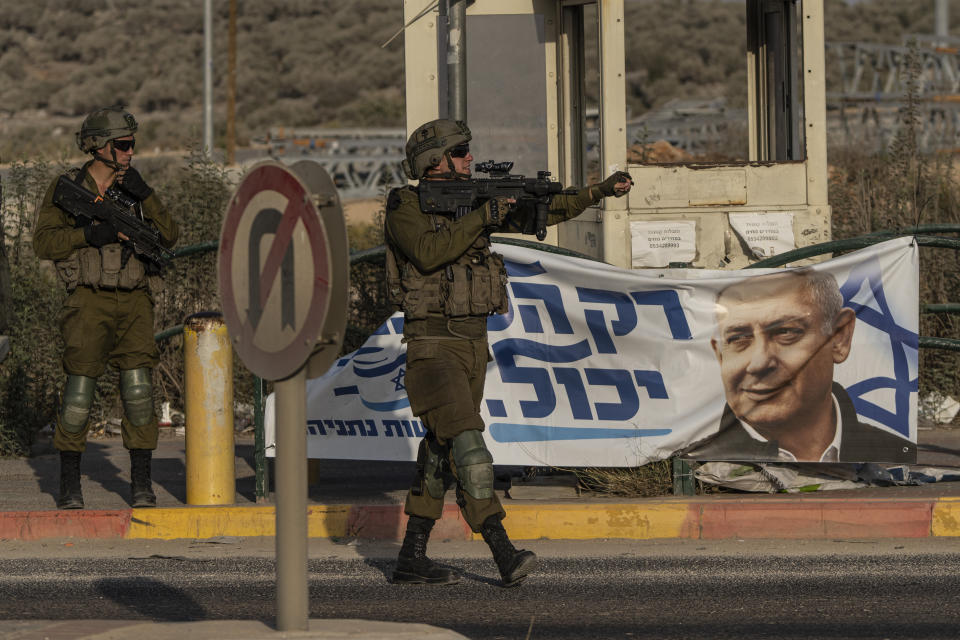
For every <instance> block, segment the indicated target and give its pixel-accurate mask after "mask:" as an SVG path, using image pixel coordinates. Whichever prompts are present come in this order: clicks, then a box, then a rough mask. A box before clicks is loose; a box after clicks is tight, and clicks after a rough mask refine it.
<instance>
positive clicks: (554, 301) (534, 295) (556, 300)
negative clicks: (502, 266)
mask: <svg viewBox="0 0 960 640" xmlns="http://www.w3.org/2000/svg"><path fill="white" fill-rule="evenodd" d="M510 288H511V289H512V290H513V297H514V299H515V300H520V299H524V298H526V299H531V300H543V304H544V307H546V310H547V316H549V318H550V323H551V324H552V325H553V331H554V333H559V334H572V333H573V328H572V327H571V326H570V322H569V320H567V314H566V312H565V311H564V309H563V298H562V296H561V295H560V287H558V286H557V285H555V284H532V283H528V282H514V283H511V285H510ZM518 306H519V307H520V319H521V320H522V321H523V328H524V330H525V331H526V332H527V333H543V326H542V325H541V323H540V316H539V314H538V312H537V308H536V307H534V306H532V305H518ZM528 309H529V311H528Z"/></svg>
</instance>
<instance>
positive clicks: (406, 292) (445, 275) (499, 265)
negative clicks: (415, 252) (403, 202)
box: [386, 214, 508, 320]
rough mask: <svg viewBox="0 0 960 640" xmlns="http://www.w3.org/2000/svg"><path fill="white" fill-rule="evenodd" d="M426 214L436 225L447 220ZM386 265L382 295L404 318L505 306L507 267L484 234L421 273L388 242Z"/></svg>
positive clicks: (503, 308)
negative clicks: (440, 264) (446, 261)
mask: <svg viewBox="0 0 960 640" xmlns="http://www.w3.org/2000/svg"><path fill="white" fill-rule="evenodd" d="M424 215H426V214H424ZM430 217H431V218H432V220H433V225H434V228H436V229H437V230H440V229H443V228H444V227H446V226H449V225H450V219H449V218H447V217H445V216H440V215H431V216H430ZM386 271H387V293H388V299H389V301H390V303H391V304H393V305H394V306H395V307H397V308H399V309H402V310H403V314H404V316H405V317H406V318H407V319H408V320H423V319H425V318H427V317H428V316H430V315H434V316H436V315H443V316H445V317H447V318H462V317H466V316H488V315H491V314H497V313H506V312H507V309H508V302H507V270H506V268H505V267H504V264H503V258H502V257H501V256H500V255H499V254H497V253H494V252H492V251H490V238H488V237H487V236H485V235H481V236H480V237H479V238H477V239H476V240H475V241H474V243H473V245H472V246H471V247H470V248H469V249H467V251H466V252H465V253H463V255H461V256H460V257H459V258H458V259H457V260H456V261H455V262H452V263H450V264H448V265H446V266H444V267H441V268H440V269H437V270H436V271H434V272H432V273H427V274H424V273H421V272H420V271H419V270H418V269H417V268H416V267H415V266H414V265H413V264H412V263H411V262H410V261H409V260H407V259H406V257H405V256H404V255H403V253H402V252H400V251H399V250H397V249H396V248H395V247H393V246H391V245H389V244H388V246H387V254H386Z"/></svg>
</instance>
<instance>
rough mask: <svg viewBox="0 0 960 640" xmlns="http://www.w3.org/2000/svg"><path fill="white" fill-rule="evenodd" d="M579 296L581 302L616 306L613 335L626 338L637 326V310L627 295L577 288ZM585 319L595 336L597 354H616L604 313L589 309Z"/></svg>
mask: <svg viewBox="0 0 960 640" xmlns="http://www.w3.org/2000/svg"><path fill="white" fill-rule="evenodd" d="M577 296H578V297H579V298H580V301H581V302H598V303H602V304H610V305H613V306H614V311H615V312H616V314H617V317H616V319H615V320H612V321H611V322H610V326H611V327H612V328H613V335H615V336H625V335H627V334H628V333H630V332H631V331H633V329H634V327H636V326H637V308H636V307H635V306H634V305H633V302H631V301H630V297H629V296H627V294H625V293H622V292H620V291H604V290H603V289H587V288H584V287H577ZM584 317H585V318H586V320H587V327H588V328H589V329H590V333H591V334H592V335H593V342H594V344H595V345H597V353H616V352H617V348H616V346H614V344H613V339H612V338H611V337H610V334H609V333H608V332H607V322H606V320H605V317H604V312H603V311H601V310H598V309H587V310H586V311H584Z"/></svg>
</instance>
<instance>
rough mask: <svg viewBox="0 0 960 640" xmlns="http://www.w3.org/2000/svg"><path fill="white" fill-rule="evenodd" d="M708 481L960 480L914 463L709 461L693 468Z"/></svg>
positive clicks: (778, 485) (805, 487) (783, 486)
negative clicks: (889, 464) (890, 464)
mask: <svg viewBox="0 0 960 640" xmlns="http://www.w3.org/2000/svg"><path fill="white" fill-rule="evenodd" d="M694 476H695V477H696V478H697V480H700V481H701V482H703V483H705V484H711V485H716V486H720V487H724V488H727V489H735V490H737V491H753V492H764V493H777V492H784V493H800V492H805V491H828V490H836V489H864V488H867V487H890V486H908V485H921V484H929V483H931V482H946V481H956V480H960V469H955V468H942V467H921V466H911V465H894V466H886V465H880V464H875V463H870V462H868V463H857V464H790V463H742V462H707V463H704V464H701V465H699V466H697V467H696V468H695V469H694Z"/></svg>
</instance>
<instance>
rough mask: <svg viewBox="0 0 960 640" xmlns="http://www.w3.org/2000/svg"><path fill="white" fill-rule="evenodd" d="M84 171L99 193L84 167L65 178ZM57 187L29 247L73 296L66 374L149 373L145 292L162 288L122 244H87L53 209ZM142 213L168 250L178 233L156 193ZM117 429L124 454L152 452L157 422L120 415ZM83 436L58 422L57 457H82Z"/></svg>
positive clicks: (63, 315)
mask: <svg viewBox="0 0 960 640" xmlns="http://www.w3.org/2000/svg"><path fill="white" fill-rule="evenodd" d="M81 171H82V172H83V176H84V177H83V178H82V184H83V186H84V187H85V188H86V189H88V190H89V191H92V192H93V193H97V192H98V189H97V185H96V182H95V181H94V179H93V178H92V177H91V176H90V175H89V174H87V173H86V172H85V171H84V169H73V170H71V171H70V172H68V173H67V175H68V177H70V178H71V179H76V177H77V175H78V173H80V172H81ZM55 187H56V179H55V180H54V181H53V182H52V183H51V185H50V187H49V188H48V189H47V192H46V195H45V196H44V199H43V202H42V203H41V205H40V207H39V209H38V211H37V226H36V230H35V232H34V236H33V246H34V250H35V251H36V254H37V256H38V257H39V258H41V259H48V260H53V261H54V264H55V265H56V267H57V273H58V275H59V276H60V279H61V280H62V281H63V282H64V284H65V285H66V286H67V290H68V291H70V295H69V296H68V297H67V299H66V300H65V301H64V303H63V308H62V309H61V311H60V317H59V324H60V330H61V333H62V335H63V340H64V343H65V348H64V352H63V368H64V370H65V371H66V373H67V374H68V375H79V376H86V377H89V378H97V377H99V376H100V375H101V374H102V373H103V372H104V369H105V368H106V365H107V364H108V363H109V364H112V365H113V366H114V367H116V368H117V369H119V370H120V371H126V370H134V369H152V368H153V367H154V366H156V364H157V363H158V361H159V354H158V351H157V346H156V343H155V342H154V339H153V332H154V326H153V297H152V294H151V291H150V288H149V286H150V284H151V283H152V284H153V285H154V286H155V285H157V284H159V283H158V278H159V276H157V275H148V273H149V271H150V269H149V267H148V265H146V264H144V263H143V262H142V261H141V260H140V259H139V258H138V257H137V256H136V255H133V254H132V252H131V250H130V249H128V248H126V247H124V246H123V245H121V244H120V243H113V244H109V245H106V246H104V247H102V248H101V249H96V248H93V247H91V246H89V245H88V244H87V242H86V240H85V239H84V230H83V226H82V224H81V222H80V221H78V220H77V219H76V218H75V217H74V216H72V215H71V214H69V213H67V212H65V211H64V210H62V209H60V208H59V207H58V206H56V205H55V204H54V203H53V192H54V189H55ZM140 209H141V211H142V214H143V218H144V219H145V220H146V221H148V222H149V223H150V224H151V225H152V226H154V227H155V228H156V229H157V230H158V231H159V232H160V235H161V236H162V242H163V243H164V244H165V245H166V246H168V247H172V246H173V245H174V244H175V243H176V241H177V237H178V235H179V230H178V228H177V224H176V222H174V220H173V219H172V217H171V216H170V214H169V212H168V211H167V209H166V207H164V205H163V203H162V202H161V201H160V199H159V198H158V197H157V195H156V194H155V193H151V194H150V195H149V196H148V197H147V198H146V200H144V201H143V202H142V203H141V204H140ZM111 265H113V266H115V267H116V268H113V267H112V266H111ZM91 273H95V274H100V275H99V276H97V275H93V276H91ZM121 429H122V434H123V443H124V446H125V447H126V448H128V449H155V448H156V446H157V432H158V429H157V420H156V417H155V416H154V417H153V419H152V420H151V421H150V422H149V423H148V424H146V425H143V426H140V427H135V426H134V425H132V424H131V423H130V421H129V419H128V417H127V415H126V412H125V413H124V416H123V421H122V425H121ZM88 430H89V422H88V423H87V425H86V426H85V427H84V428H83V429H82V430H81V431H79V432H69V431H65V430H64V429H63V428H62V425H61V424H60V418H59V416H58V419H57V428H56V432H55V435H54V446H55V447H56V448H57V449H59V450H60V451H80V452H82V451H83V450H84V449H85V448H86V436H87V431H88Z"/></svg>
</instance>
